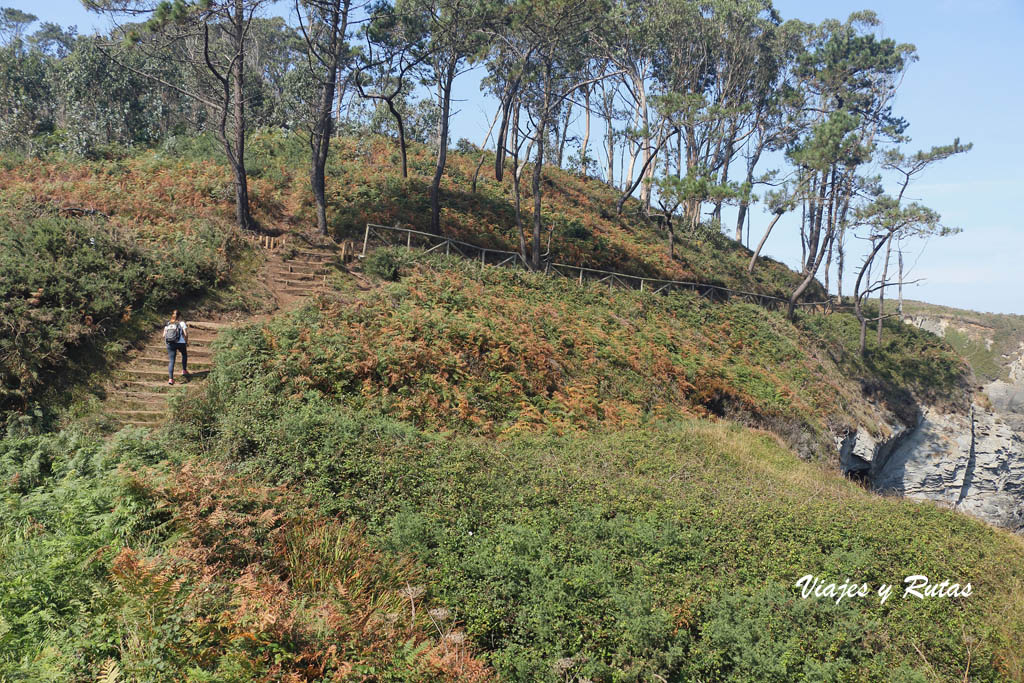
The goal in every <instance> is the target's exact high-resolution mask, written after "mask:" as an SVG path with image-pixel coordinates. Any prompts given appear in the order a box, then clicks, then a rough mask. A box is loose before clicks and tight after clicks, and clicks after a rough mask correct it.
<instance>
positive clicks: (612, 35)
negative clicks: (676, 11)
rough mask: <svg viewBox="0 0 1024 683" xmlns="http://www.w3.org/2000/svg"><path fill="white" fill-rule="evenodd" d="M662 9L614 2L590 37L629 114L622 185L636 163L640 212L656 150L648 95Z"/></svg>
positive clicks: (637, 1) (638, 0)
mask: <svg viewBox="0 0 1024 683" xmlns="http://www.w3.org/2000/svg"><path fill="white" fill-rule="evenodd" d="M661 4H662V2H656V3H650V2H644V1H643V0H618V1H617V2H614V3H613V4H612V6H611V8H610V11H608V12H607V14H606V15H605V16H604V17H603V18H602V20H601V30H600V31H598V32H595V34H594V37H595V41H596V46H597V50H598V52H599V55H600V57H602V58H603V59H604V60H606V61H607V62H608V63H609V65H610V66H611V67H612V68H613V69H614V70H616V71H618V72H619V74H618V75H617V76H616V77H614V78H613V79H611V80H613V81H614V82H615V84H616V85H617V86H618V87H617V88H616V94H617V95H618V96H619V97H620V98H621V100H622V101H623V103H624V104H625V106H626V110H627V111H629V112H630V119H631V121H632V125H627V126H626V127H625V128H624V129H623V130H622V133H621V135H620V138H621V139H622V140H623V143H624V145H629V146H630V147H631V149H630V152H629V161H628V163H627V164H626V173H627V176H626V178H625V180H624V184H625V186H626V187H629V186H632V185H633V182H632V180H633V173H634V167H635V166H636V163H637V160H638V158H640V159H641V165H642V167H643V169H644V171H643V172H642V173H641V176H642V177H643V178H644V180H645V181H646V182H641V183H640V186H641V200H642V201H643V203H644V205H645V206H650V197H651V189H652V186H651V180H652V179H653V176H652V175H651V174H650V170H652V169H653V167H652V165H651V163H649V161H650V159H651V156H652V154H653V150H654V147H655V146H657V143H656V142H655V141H653V140H652V138H653V122H652V120H651V119H652V114H653V112H652V108H651V102H650V93H649V89H650V87H651V84H652V78H653V75H654V60H655V55H656V53H657V51H658V43H659V40H661V39H662V38H663V36H661V35H659V33H658V31H657V20H658V9H659V6H660V5H661ZM609 123H610V122H609ZM625 153H626V151H625V149H624V150H623V154H625ZM641 155H642V156H641Z"/></svg>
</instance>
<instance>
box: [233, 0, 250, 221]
mask: <svg viewBox="0 0 1024 683" xmlns="http://www.w3.org/2000/svg"><path fill="white" fill-rule="evenodd" d="M232 22H233V23H234V33H235V35H234V40H235V49H236V51H237V56H236V58H235V59H234V60H233V61H232V64H231V72H232V80H233V82H232V84H231V85H232V91H233V92H232V98H231V99H232V105H233V106H232V115H233V118H234V131H233V132H234V138H235V140H234V157H235V158H234V160H233V162H232V164H231V166H232V170H233V171H234V173H235V220H236V221H237V222H238V227H240V228H242V229H244V230H250V229H252V228H254V227H255V225H254V223H253V220H252V215H251V214H250V213H249V182H248V176H247V174H246V172H245V96H244V95H245V93H244V91H243V85H244V83H245V81H244V78H245V66H244V65H245V7H244V4H243V2H242V0H235V13H234V16H233V17H232ZM229 156H230V155H229Z"/></svg>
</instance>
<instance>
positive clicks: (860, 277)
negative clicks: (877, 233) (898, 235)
mask: <svg viewBox="0 0 1024 683" xmlns="http://www.w3.org/2000/svg"><path fill="white" fill-rule="evenodd" d="M890 236H891V235H890ZM888 240H889V237H884V238H882V239H879V240H878V241H877V242H875V243H872V245H871V252H870V253H869V254H868V255H867V258H865V260H864V265H862V266H861V268H860V272H859V273H857V280H856V281H855V282H854V283H853V312H854V314H855V315H856V316H857V320H859V321H860V349H859V351H860V355H861V356H863V355H864V354H865V352H866V351H867V328H868V319H867V316H866V315H864V306H863V305H864V294H862V293H861V291H860V285H861V282H863V281H864V276H865V274H866V275H867V277H868V284H867V286H868V290H870V289H871V262H872V261H874V260H875V256H877V255H878V252H879V250H881V248H882V247H883V246H885V243H886V242H888Z"/></svg>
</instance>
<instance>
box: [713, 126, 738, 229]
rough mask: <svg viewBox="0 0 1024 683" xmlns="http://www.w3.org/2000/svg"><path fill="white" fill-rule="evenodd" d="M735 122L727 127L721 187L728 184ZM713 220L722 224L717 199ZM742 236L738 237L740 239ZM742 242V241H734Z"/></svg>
mask: <svg viewBox="0 0 1024 683" xmlns="http://www.w3.org/2000/svg"><path fill="white" fill-rule="evenodd" d="M736 125H737V124H736V121H735V120H734V121H732V123H731V124H730V126H729V137H728V139H727V140H726V141H725V147H724V149H723V151H722V185H726V184H728V182H729V166H730V165H731V164H732V155H733V154H734V153H735V150H734V149H733V147H734V146H735V144H736ZM714 219H715V220H716V221H718V223H719V225H721V223H722V200H721V199H719V200H718V201H716V202H715V213H714ZM742 237H743V235H742V234H741V235H740V238H742ZM736 241H737V242H742V241H743V240H742V239H738V240H736Z"/></svg>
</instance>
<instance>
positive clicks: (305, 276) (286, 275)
mask: <svg viewBox="0 0 1024 683" xmlns="http://www.w3.org/2000/svg"><path fill="white" fill-rule="evenodd" d="M330 274H331V271H328V270H325V271H323V272H322V273H295V272H290V271H287V270H278V271H276V272H272V273H271V275H272V276H273V277H275V278H277V279H285V280H323V279H324V278H325V277H327V276H328V275H330Z"/></svg>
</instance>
